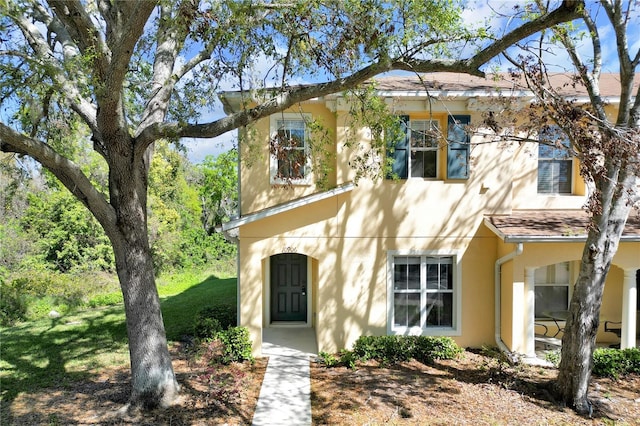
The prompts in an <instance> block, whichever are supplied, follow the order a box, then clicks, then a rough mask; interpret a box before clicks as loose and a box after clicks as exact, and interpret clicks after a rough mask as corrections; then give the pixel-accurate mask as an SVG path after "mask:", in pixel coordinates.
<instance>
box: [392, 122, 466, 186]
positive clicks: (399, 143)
mask: <svg viewBox="0 0 640 426" xmlns="http://www.w3.org/2000/svg"><path fill="white" fill-rule="evenodd" d="M398 120H399V128H398V129H390V131H389V132H388V133H387V158H389V159H390V160H391V164H390V167H391V170H389V173H387V179H408V178H428V179H437V178H442V177H443V175H444V173H442V171H441V170H439V165H440V164H441V163H444V162H445V161H441V159H440V158H439V157H440V155H445V156H446V169H447V172H446V176H447V179H468V178H469V150H470V143H469V135H468V134H467V133H466V131H465V129H464V127H465V126H467V125H468V124H469V123H470V116H468V115H452V116H448V117H447V131H446V137H447V142H446V149H445V148H444V147H443V146H442V145H444V141H442V132H441V131H440V124H441V123H440V121H439V120H436V119H418V118H411V117H410V116H408V115H400V116H398Z"/></svg>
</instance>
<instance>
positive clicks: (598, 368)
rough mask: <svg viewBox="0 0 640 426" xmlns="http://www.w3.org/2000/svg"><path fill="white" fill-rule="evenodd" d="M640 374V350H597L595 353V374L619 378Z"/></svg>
mask: <svg viewBox="0 0 640 426" xmlns="http://www.w3.org/2000/svg"><path fill="white" fill-rule="evenodd" d="M631 373H636V374H637V373H640V349H638V348H628V349H623V350H620V349H612V348H597V349H596V350H595V351H594V352H593V374H596V375H598V376H606V377H613V378H618V377H619V376H621V375H625V374H631Z"/></svg>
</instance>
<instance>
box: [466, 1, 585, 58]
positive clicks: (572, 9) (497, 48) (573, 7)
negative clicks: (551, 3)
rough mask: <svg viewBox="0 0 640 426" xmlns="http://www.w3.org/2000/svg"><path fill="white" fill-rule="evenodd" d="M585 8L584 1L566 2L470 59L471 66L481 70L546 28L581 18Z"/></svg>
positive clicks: (508, 34) (506, 35)
mask: <svg viewBox="0 0 640 426" xmlns="http://www.w3.org/2000/svg"><path fill="white" fill-rule="evenodd" d="M584 7H585V5H584V1H583V0H564V1H563V2H562V4H561V5H560V6H559V7H558V8H557V9H555V10H553V11H552V12H550V13H545V14H544V15H542V16H540V17H538V18H536V19H534V20H533V21H530V22H527V23H526V24H523V25H521V26H520V27H518V28H516V29H514V30H513V31H511V32H509V33H507V34H505V35H504V36H503V37H501V38H500V39H498V40H496V41H495V42H494V43H492V44H491V45H489V46H487V47H486V48H484V49H483V50H481V51H480V52H478V53H476V54H475V55H473V56H472V57H471V58H470V59H469V62H470V65H471V66H475V67H477V68H479V67H480V66H482V65H483V64H485V63H487V62H488V61H489V60H490V59H491V58H494V57H495V56H498V55H499V54H500V53H502V52H503V51H505V50H507V48H508V47H510V46H512V45H513V44H515V43H516V42H518V41H520V40H522V39H524V38H526V37H529V36H530V35H533V34H535V33H537V32H538V31H540V30H543V29H545V28H551V27H553V26H554V25H557V24H560V23H563V22H568V21H572V20H574V19H577V18H579V17H580V16H581V15H580V10H581V9H584Z"/></svg>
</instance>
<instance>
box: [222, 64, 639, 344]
mask: <svg viewBox="0 0 640 426" xmlns="http://www.w3.org/2000/svg"><path fill="white" fill-rule="evenodd" d="M423 79H424V81H422V82H421V81H419V80H418V79H417V78H416V77H386V78H380V79H378V80H377V86H376V89H377V90H378V92H379V94H380V95H382V96H383V97H384V98H385V99H386V100H387V102H388V103H389V104H390V106H391V107H392V109H393V111H394V113H395V114H398V115H399V116H401V120H402V122H403V125H404V128H405V129H406V131H407V133H410V135H409V137H408V138H405V139H399V143H398V145H396V146H395V149H393V150H390V151H389V152H388V156H389V158H391V159H392V163H393V167H392V168H393V171H394V174H395V176H396V178H395V179H382V180H379V181H376V182H374V181H372V180H368V179H361V180H360V181H358V182H357V185H356V184H354V180H355V178H356V170H355V169H354V168H353V167H352V166H350V162H351V161H353V155H354V151H353V149H354V148H353V146H351V147H345V146H344V143H343V142H344V141H345V138H346V137H347V135H348V134H360V135H363V138H365V136H367V135H366V129H354V128H352V127H351V126H350V125H349V123H350V120H349V119H348V117H349V107H350V105H349V101H348V99H346V98H345V97H343V95H341V94H335V95H331V96H327V97H324V98H319V99H313V100H310V101H308V102H304V103H303V104H301V105H297V106H296V107H295V108H291V109H289V110H287V111H285V112H282V113H278V114H275V115H273V116H271V117H270V118H267V119H263V120H261V121H259V122H257V123H256V124H254V125H252V126H251V128H249V129H245V130H244V131H245V133H246V134H247V135H250V136H251V140H252V141H254V142H253V143H249V144H243V146H242V147H241V148H242V150H241V153H240V159H241V164H240V172H239V173H240V179H239V182H240V203H239V204H240V206H239V210H240V211H239V215H238V217H237V218H236V219H234V220H231V221H230V222H228V223H226V224H225V225H224V229H226V230H230V229H235V230H236V231H237V233H238V238H239V250H238V251H239V265H238V282H239V290H238V303H239V322H240V324H241V325H243V326H246V327H248V328H249V330H250V333H251V336H252V338H253V342H254V350H255V352H256V354H259V353H260V352H261V342H262V330H263V329H265V328H269V327H312V328H313V330H314V332H315V335H316V338H317V343H318V349H319V350H320V351H327V352H334V351H338V350H340V349H342V348H349V347H351V345H352V344H353V343H354V341H355V340H356V339H357V338H358V337H359V336H361V335H387V334H415V333H417V334H423V335H434V336H451V337H452V338H453V339H454V340H455V341H456V342H457V343H458V344H459V345H461V346H463V347H469V346H474V347H477V346H480V345H495V344H497V345H499V346H501V347H502V348H504V349H508V350H509V351H513V352H516V353H520V354H524V355H528V356H534V355H535V353H534V351H535V341H536V335H538V336H539V335H543V334H545V335H546V336H552V337H553V336H556V337H559V336H561V334H559V333H558V331H561V329H562V327H563V321H562V311H566V309H567V307H568V303H569V299H570V297H571V292H572V283H573V282H575V279H576V277H577V273H578V269H579V264H580V258H581V255H582V249H583V246H584V240H585V226H584V225H585V223H586V222H585V221H586V219H587V217H586V214H585V213H584V212H583V211H582V210H581V208H582V206H583V205H584V204H585V200H586V197H587V193H588V188H587V185H585V182H584V181H583V180H582V178H581V177H580V175H579V172H578V161H577V159H575V158H571V157H570V156H567V155H565V154H563V152H561V151H560V150H555V149H553V148H549V147H546V146H541V147H539V146H538V144H537V143H531V142H528V143H512V144H508V145H505V144H498V143H483V142H486V141H485V139H483V136H480V135H472V136H467V134H466V133H465V132H464V131H461V130H462V129H463V128H462V127H461V125H464V124H467V123H471V124H473V123H479V122H480V120H481V116H482V113H483V112H484V111H487V108H490V107H491V105H492V104H494V103H495V99H496V89H497V88H501V89H503V90H505V91H508V92H509V94H510V96H513V97H516V98H518V99H521V101H522V102H528V101H529V100H530V94H529V93H527V92H526V91H520V90H512V89H513V84H512V83H510V82H509V81H506V80H499V81H498V80H492V79H482V78H477V77H471V76H468V75H458V74H448V73H436V74H429V75H425V76H424V77H423ZM615 79H616V76H614V75H608V76H605V77H604V80H603V84H602V92H603V95H604V96H607V97H609V100H610V101H611V103H612V108H615V102H616V98H615V96H616V93H617V87H616V80H615ZM425 84H426V87H425ZM569 95H570V96H576V97H577V98H584V94H582V93H579V92H576V93H570V94H569ZM240 101H241V95H240V94H239V93H237V92H236V93H233V92H228V93H225V94H224V95H223V102H224V103H225V109H226V111H227V113H230V112H232V111H237V110H239V108H240ZM311 119H313V120H317V121H319V122H322V123H323V126H324V128H325V129H328V130H329V135H330V141H329V144H328V150H329V151H330V153H331V154H333V157H332V162H331V164H330V166H331V167H330V169H331V172H330V173H329V174H328V176H327V179H328V184H327V185H326V186H325V187H324V188H323V187H320V186H319V185H318V184H317V182H318V179H319V176H317V175H314V173H315V171H314V170H313V169H312V168H311V167H309V164H304V161H303V162H302V164H299V163H300V161H299V159H300V158H303V157H302V156H301V152H302V150H305V149H308V145H309V133H310V132H309V128H308V127H309V123H310V120H311ZM349 132H351V133H349ZM438 134H440V135H442V136H440V137H439V136H437V135H438ZM434 135H435V136H434ZM282 136H285V137H286V138H288V139H293V140H297V141H298V142H299V143H298V145H297V146H294V147H292V148H289V149H288V151H286V150H285V152H284V153H282V152H281V153H280V154H279V155H278V154H277V153H276V152H274V150H271V151H270V150H269V141H270V140H274V139H275V138H278V137H282ZM365 139H366V138H365ZM445 140H448V141H449V142H448V143H444V141H445ZM408 141H411V142H410V143H409V142H408ZM468 142H470V143H468ZM296 164H297V166H296ZM283 183H287V184H288V185H285V187H284V188H283V185H282V184H283ZM327 188H328V189H327ZM639 270H640V217H639V216H638V213H637V212H635V211H634V212H632V215H631V217H630V218H629V222H628V224H627V227H626V229H625V233H624V236H623V238H622V241H621V243H620V246H619V250H618V252H617V254H616V256H615V258H614V260H613V265H612V267H611V271H610V273H609V276H608V279H607V282H606V286H605V290H604V296H603V300H602V310H601V320H602V321H601V325H600V331H599V333H598V336H597V339H598V341H599V342H600V343H603V344H609V343H617V342H620V340H618V337H617V336H616V334H614V333H611V332H605V330H604V322H605V321H617V322H621V326H619V327H620V330H619V331H620V334H621V345H622V347H629V346H635V345H636V332H637V330H638V329H639V328H640V327H638V325H637V323H636V321H637V317H638V314H637V312H636V311H637V309H638V306H640V303H638V301H637V294H638V287H639V286H640V285H639V283H638V281H639V280H640V272H639ZM545 328H546V333H545V330H544V329H545Z"/></svg>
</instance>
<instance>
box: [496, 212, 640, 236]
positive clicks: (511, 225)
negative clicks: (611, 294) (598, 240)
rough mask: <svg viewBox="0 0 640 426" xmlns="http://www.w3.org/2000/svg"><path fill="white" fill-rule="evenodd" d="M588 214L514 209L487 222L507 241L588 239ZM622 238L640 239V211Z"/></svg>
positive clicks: (631, 217) (632, 213)
mask: <svg viewBox="0 0 640 426" xmlns="http://www.w3.org/2000/svg"><path fill="white" fill-rule="evenodd" d="M588 220H589V218H588V216H587V213H586V212H585V211H583V210H514V211H513V213H512V214H510V215H501V216H486V217H485V224H486V225H487V227H489V229H491V230H492V231H493V232H494V233H496V235H498V236H499V237H500V238H501V239H503V240H504V241H505V242H512V243H517V242H533V241H541V242H542V241H549V242H551V241H584V240H585V239H586V236H587V224H588ZM622 241H640V213H639V212H638V211H636V210H632V211H631V214H630V215H629V218H628V219H627V224H626V226H625V228H624V233H623V235H622Z"/></svg>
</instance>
